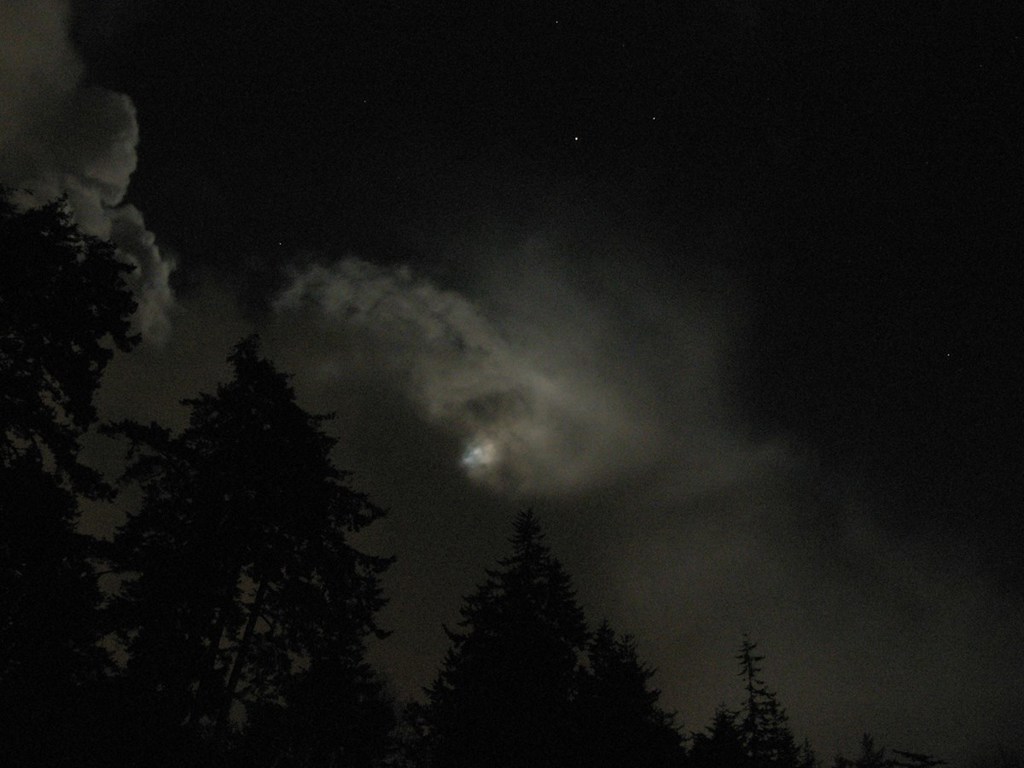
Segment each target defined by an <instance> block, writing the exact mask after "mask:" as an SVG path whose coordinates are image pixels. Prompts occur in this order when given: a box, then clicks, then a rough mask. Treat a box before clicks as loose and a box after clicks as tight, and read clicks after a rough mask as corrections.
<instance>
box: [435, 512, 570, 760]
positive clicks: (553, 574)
mask: <svg viewBox="0 0 1024 768" xmlns="http://www.w3.org/2000/svg"><path fill="white" fill-rule="evenodd" d="M511 544H512V555H511V556H510V557H508V558H505V559H503V560H501V561H500V564H499V568H498V569H496V570H492V571H488V573H487V580H486V581H485V582H484V583H483V584H482V585H481V586H480V587H479V588H478V589H477V590H476V592H474V593H473V594H472V595H470V596H469V597H467V598H466V600H465V604H464V606H463V608H462V620H461V622H460V631H458V632H449V633H448V635H449V637H450V639H451V641H452V645H451V648H450V649H449V651H448V654H447V657H446V658H445V660H444V665H443V666H442V669H441V672H440V674H439V675H438V678H437V680H436V681H435V682H434V684H433V686H432V687H431V688H430V689H429V691H428V695H429V700H428V703H427V705H426V707H425V708H424V709H423V711H422V718H423V727H424V729H425V733H426V740H427V744H428V750H429V753H430V756H431V765H434V766H437V767H438V768H441V766H445V768H460V767H461V766H466V768H469V767H470V766H479V765H491V766H496V767H499V766H509V768H512V767H516V768H543V766H549V765H550V766H565V765H570V764H573V763H574V760H575V759H576V757H577V754H576V751H575V749H574V746H575V744H576V738H575V723H574V717H573V711H572V700H573V694H574V689H575V684H576V669H577V663H578V659H579V655H580V654H581V653H582V652H583V651H584V650H585V648H586V642H587V631H586V626H585V624H584V618H583V612H582V611H581V610H580V608H579V606H578V605H577V604H576V598H575V593H574V591H573V588H572V584H571V582H570V579H569V576H568V574H567V573H566V572H565V570H564V569H563V568H562V565H561V563H559V562H558V560H556V559H555V558H554V557H553V556H552V555H551V553H550V551H549V550H548V548H547V546H546V545H545V544H544V540H543V535H542V533H541V530H540V526H539V524H538V522H537V520H536V518H535V517H534V516H533V514H532V513H530V512H525V513H523V514H521V515H520V516H519V517H518V518H517V519H516V521H515V531H514V534H513V537H512V540H511Z"/></svg>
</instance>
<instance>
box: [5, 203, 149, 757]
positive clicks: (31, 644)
mask: <svg viewBox="0 0 1024 768" xmlns="http://www.w3.org/2000/svg"><path fill="white" fill-rule="evenodd" d="M131 269H132V267H131V266H130V265H128V264H124V263H122V262H120V261H118V260H117V258H116V256H115V249H114V247H113V246H112V245H110V244H109V243H106V242H103V241H100V240H97V239H94V238H90V237H86V236H85V235H83V234H82V233H81V232H80V231H79V230H78V229H77V227H76V226H75V224H74V221H73V219H72V216H71V213H70V211H69V209H68V207H67V205H66V204H65V202H64V201H57V202H53V203H49V204H47V205H44V206H42V207H39V208H34V209H29V210H24V211H20V210H18V209H17V208H16V207H15V206H13V205H12V204H11V203H10V202H8V199H7V196H6V192H5V191H4V190H3V189H2V188H0V722H2V723H3V725H2V728H3V732H4V733H5V734H7V739H6V741H5V743H4V744H3V747H4V753H3V758H2V759H3V760H4V761H5V762H7V763H9V764H11V765H33V764H46V765H57V764H61V763H62V761H64V760H65V759H72V761H73V762H75V763H77V764H79V765H86V764H88V758H87V757H86V756H85V755H83V754H81V752H82V750H81V746H82V744H81V739H82V738H83V737H85V736H86V735H87V734H86V733H85V730H84V728H85V726H84V725H83V718H84V714H85V712H86V711H87V705H86V703H85V701H86V698H87V692H86V690H85V689H86V687H87V686H88V687H89V690H90V691H91V689H92V687H93V685H94V684H95V683H96V681H97V680H98V679H99V678H100V676H101V675H102V674H103V673H104V672H105V670H106V667H107V661H108V659H107V655H106V654H105V653H104V652H102V651H100V650H99V648H98V647H97V641H98V639H99V637H100V636H101V634H102V627H101V625H100V623H99V622H98V613H97V608H98V606H99V603H100V591H99V589H98V588H97V584H96V574H95V571H94V569H93V567H92V564H91V560H92V558H93V557H94V556H95V555H96V542H95V541H94V540H92V539H91V538H89V537H86V536H83V535H81V534H80V533H78V531H77V530H76V525H77V522H78V517H79V506H78V496H79V495H82V496H86V497H88V498H93V499H97V498H102V497H106V496H108V495H110V493H111V491H110V489H109V488H108V487H106V486H105V485H104V484H103V483H102V482H101V481H100V478H99V475H98V474H97V473H96V472H95V471H93V470H91V469H89V468H87V467H86V466H84V465H83V464H81V463H80V462H79V439H80V438H81V436H82V435H83V434H84V433H85V432H86V431H87V430H88V429H89V428H90V427H91V426H92V425H93V424H94V423H95V421H96V411H95V408H94V406H93V396H94V394H95V391H96V389H97V388H98V387H99V384H100V377H101V376H102V373H103V370H104V368H105V366H106V365H107V363H108V362H109V360H110V358H111V356H112V355H113V349H114V348H119V349H122V350H125V351H127V350H129V349H131V347H132V346H133V345H134V344H135V342H136V339H135V337H133V336H131V335H130V333H129V318H130V316H131V314H132V313H133V311H134V309H135V303H134V301H133V299H132V296H131V294H130V292H129V291H128V289H127V286H126V284H125V281H124V275H125V274H126V273H128V272H129V271H130V270H131ZM69 755H71V756H72V757H69Z"/></svg>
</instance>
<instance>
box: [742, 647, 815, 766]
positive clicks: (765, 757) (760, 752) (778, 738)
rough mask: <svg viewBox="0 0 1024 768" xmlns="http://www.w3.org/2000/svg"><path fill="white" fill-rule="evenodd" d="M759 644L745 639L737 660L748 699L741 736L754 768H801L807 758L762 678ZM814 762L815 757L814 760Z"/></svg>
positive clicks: (774, 696) (743, 711) (782, 710)
mask: <svg viewBox="0 0 1024 768" xmlns="http://www.w3.org/2000/svg"><path fill="white" fill-rule="evenodd" d="M756 649H757V643H754V642H751V640H750V638H748V637H744V638H743V644H742V646H741V647H740V651H739V653H738V654H737V655H736V660H737V661H738V662H739V664H740V672H739V674H740V677H741V678H742V679H743V686H744V691H745V692H746V696H745V698H744V701H743V707H742V710H741V713H742V719H741V720H740V722H739V726H740V733H741V735H742V737H743V743H744V746H745V748H746V753H747V756H748V758H749V759H750V765H751V766H752V768H797V766H799V765H800V764H801V762H802V761H806V760H807V759H808V758H807V755H803V756H802V755H801V750H800V748H799V747H798V746H797V744H796V741H795V739H794V738H793V732H792V731H791V730H790V728H789V724H788V718H787V717H786V712H785V710H784V709H783V708H782V707H781V706H780V704H779V702H778V698H777V697H776V695H775V693H774V692H772V691H770V690H768V688H767V686H766V685H765V683H764V680H762V679H761V666H760V663H761V662H762V661H763V660H764V656H758V655H756V654H755V651H756ZM810 759H811V760H812V762H813V757H811V758H810Z"/></svg>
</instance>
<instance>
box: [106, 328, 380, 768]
mask: <svg viewBox="0 0 1024 768" xmlns="http://www.w3.org/2000/svg"><path fill="white" fill-rule="evenodd" d="M228 360H229V362H230V364H231V366H232V369H233V372H234V375H233V377H232V379H231V381H229V382H228V383H226V384H223V385H221V386H219V387H218V388H217V391H216V394H213V395H209V394H203V395H200V396H199V397H197V398H195V399H191V400H185V401H183V402H184V404H185V405H187V406H188V407H189V408H190V418H189V423H188V426H187V427H186V428H185V430H184V431H183V432H181V433H180V434H178V435H172V434H171V433H170V432H169V431H167V430H165V429H162V428H160V427H158V426H156V425H150V426H142V425H140V424H136V423H130V422H129V423H123V424H119V425H116V426H115V427H113V428H111V429H110V432H111V433H113V434H122V435H125V436H127V437H128V438H129V439H130V441H131V450H130V454H129V459H130V464H129V467H128V470H127V472H126V475H125V480H126V481H127V482H133V483H137V484H138V485H139V486H140V488H141V490H142V493H143V501H142V505H141V508H140V509H139V511H138V512H137V513H136V514H133V515H131V516H130V518H129V520H128V521H127V523H126V524H125V525H124V526H123V527H122V528H121V529H120V531H119V532H118V533H117V536H116V539H115V551H116V556H117V567H118V569H119V570H120V571H121V572H122V573H123V574H124V577H125V579H126V581H125V585H124V589H123V593H122V595H121V596H120V599H119V600H118V602H117V605H116V608H117V611H118V620H119V623H120V627H121V630H120V635H121V638H122V640H123V642H124V647H125V649H126V651H127V653H128V657H129V658H128V668H127V669H128V682H129V684H130V690H131V691H132V692H133V695H134V696H135V700H137V701H138V702H139V710H140V712H142V713H143V716H142V718H141V721H140V722H139V724H138V725H137V727H138V728H140V729H147V730H148V732H149V733H150V734H151V735H152V738H154V739H156V738H159V737H160V734H163V735H164V736H166V738H167V739H168V741H169V742H170V743H174V744H181V743H186V742H187V740H188V739H198V742H199V743H204V741H205V742H209V741H210V738H209V737H210V736H212V737H214V738H213V741H214V742H222V741H225V740H227V737H228V736H229V735H230V734H231V732H232V731H233V730H234V728H235V725H234V723H236V722H244V719H245V718H246V717H247V716H251V717H253V718H257V717H258V718H262V721H263V723H264V728H265V729H269V728H270V727H271V724H275V727H276V726H280V733H279V734H277V737H276V738H277V741H278V743H280V744H281V745H282V746H281V750H282V755H284V754H285V753H287V752H288V750H290V749H291V746H290V745H291V744H292V742H293V740H294V739H293V736H294V733H295V731H294V728H295V727H296V725H295V718H294V717H291V715H287V716H286V715H284V714H282V713H280V712H279V713H278V715H277V716H275V715H273V714H272V709H273V707H274V706H275V705H280V706H281V707H295V708H296V710H295V711H296V712H298V711H302V712H304V713H305V714H306V718H305V719H304V722H303V723H302V725H303V727H306V731H305V733H306V735H307V736H310V738H319V737H314V736H312V735H311V734H310V730H309V729H312V728H313V727H314V726H317V727H319V726H320V725H322V726H323V727H324V728H328V729H330V728H335V729H336V733H335V734H334V735H332V736H330V737H329V738H331V739H334V742H333V743H331V744H325V745H323V750H321V752H322V754H319V755H318V756H317V759H316V760H314V761H312V762H310V761H308V760H307V762H304V763H282V764H295V765H327V764H331V760H336V759H338V755H339V754H341V753H342V752H346V751H347V750H351V749H362V745H353V744H352V743H345V744H343V743H340V741H343V739H340V736H339V734H341V733H342V732H343V727H344V722H343V718H344V717H345V716H346V714H347V712H348V710H346V707H349V704H351V706H352V707H362V706H363V705H364V704H365V703H366V701H368V700H369V699H374V700H376V698H375V697H378V694H380V689H379V686H378V687H374V686H375V683H374V682H373V681H372V680H371V676H370V675H368V674H367V672H366V670H365V667H364V665H363V652H364V641H365V638H366V637H367V636H368V635H371V634H378V635H382V634H383V633H381V632H379V630H378V629H377V626H376V624H375V621H374V615H375V613H376V612H377V611H378V610H379V609H380V608H381V607H382V606H383V605H384V599H383V597H382V595H381V590H380V587H379V583H378V576H379V574H380V573H381V572H382V571H383V570H384V569H385V568H386V567H387V565H388V564H389V562H390V560H387V559H383V558H378V557H371V556H369V555H366V554H363V553H361V552H359V551H357V550H355V549H354V548H353V547H352V546H351V545H350V543H349V534H350V533H351V532H353V531H357V530H359V529H360V528H362V527H363V526H365V525H367V524H369V523H371V522H372V521H374V520H375V519H377V518H378V517H379V516H380V515H381V514H382V513H381V510H379V509H378V508H377V507H375V506H374V505H372V504H371V503H370V502H369V501H368V500H367V499H366V498H365V497H364V496H363V495H361V494H359V493H356V492H355V491H353V490H351V489H350V488H349V487H347V486H346V484H345V479H346V477H345V475H344V473H342V472H340V471H339V470H338V469H336V468H335V466H334V464H333V463H332V461H331V458H330V453H331V449H332V448H333V447H334V445H335V442H336V441H335V439H333V438H331V437H329V436H328V435H327V434H325V433H324V431H323V429H322V424H323V422H324V421H325V420H326V419H327V418H329V417H325V416H313V415H310V414H308V413H307V412H305V411H304V410H302V409H301V408H300V407H299V406H298V405H297V403H296V402H295V393H294V391H293V390H292V387H291V386H290V384H289V382H288V377H287V376H285V375H284V374H281V373H278V372H277V371H276V370H275V368H274V366H273V365H272V364H271V363H270V362H269V361H267V360H266V359H264V358H263V357H262V356H261V355H260V351H259V344H258V341H257V339H256V338H255V337H251V338H249V339H246V340H244V341H242V342H241V343H240V344H238V345H237V346H236V347H235V348H234V350H233V351H232V353H231V355H230V356H229V357H228ZM320 675H322V676H323V679H322V680H323V681H326V680H332V681H333V682H334V683H335V684H336V687H334V688H332V687H330V685H328V684H326V683H324V684H323V685H322V684H321V682H322V680H321V678H320V677H319V676H320ZM346 697H348V698H347V699H346ZM343 699H344V700H346V701H348V702H349V704H343V703H342V700H343ZM352 702H356V703H352ZM321 707H322V711H318V712H317V718H316V720H315V722H314V721H313V720H310V719H309V713H310V712H312V711H313V710H319V709H320V708H321ZM388 722H390V721H388ZM179 725H181V726H184V728H183V731H184V732H182V729H180V728H179V727H178V726H179ZM263 735H264V736H266V737H268V738H269V737H270V736H271V734H269V733H265V734H263ZM350 735H351V736H352V738H356V737H357V736H358V734H350ZM203 737H206V738H205V739H204V738H203ZM317 749H320V747H319V746H318V747H317ZM282 759H283V757H282Z"/></svg>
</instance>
